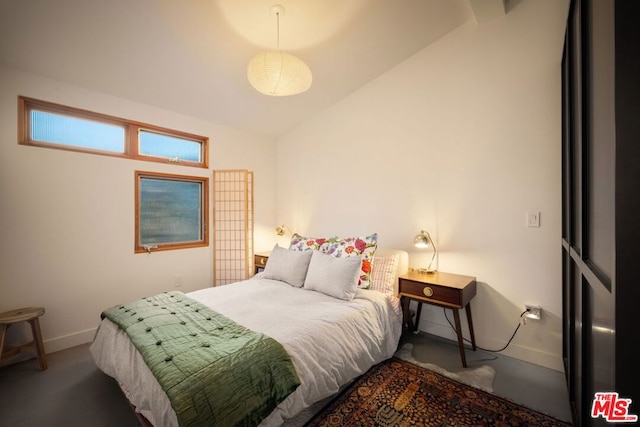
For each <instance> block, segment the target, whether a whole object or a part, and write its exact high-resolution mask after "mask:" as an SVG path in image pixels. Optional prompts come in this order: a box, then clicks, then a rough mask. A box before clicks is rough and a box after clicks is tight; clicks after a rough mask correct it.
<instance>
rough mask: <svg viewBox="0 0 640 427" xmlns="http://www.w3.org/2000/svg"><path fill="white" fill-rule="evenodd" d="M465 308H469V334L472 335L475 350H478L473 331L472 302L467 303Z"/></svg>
mask: <svg viewBox="0 0 640 427" xmlns="http://www.w3.org/2000/svg"><path fill="white" fill-rule="evenodd" d="M465 310H467V322H468V323H469V335H471V345H472V346H473V351H476V336H475V335H474V333H473V320H471V303H467V306H466V307H465Z"/></svg>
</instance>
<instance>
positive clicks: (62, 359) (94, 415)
mask: <svg viewBox="0 0 640 427" xmlns="http://www.w3.org/2000/svg"><path fill="white" fill-rule="evenodd" d="M403 342H410V343H412V344H413V346H414V348H413V356H414V357H415V358H416V359H417V360H419V361H421V362H428V363H433V364H436V365H439V366H441V367H443V368H445V369H447V370H449V371H451V372H458V371H460V370H462V369H463V368H462V365H461V362H460V355H459V353H458V347H457V344H456V343H455V342H453V341H449V340H445V339H442V338H439V337H435V336H432V335H428V334H425V333H419V334H412V333H407V334H405V335H404V336H403ZM466 354H467V363H468V366H469V368H470V369H472V368H475V367H478V366H481V365H483V364H487V365H490V366H492V367H493V368H495V370H496V372H497V374H496V378H495V381H494V384H493V388H494V392H495V394H496V395H499V396H501V397H504V398H507V399H509V400H511V401H513V402H516V403H520V404H522V405H525V406H528V407H530V408H532V409H535V410H538V411H540V412H543V413H546V414H548V415H551V416H553V417H555V418H558V419H560V420H563V421H571V412H570V407H569V401H568V395H567V388H566V382H565V379H564V374H562V373H560V372H557V371H553V370H551V369H546V368H542V367H539V366H536V365H532V364H529V363H526V362H522V361H520V360H517V359H513V358H509V357H506V356H502V355H500V354H496V353H487V352H483V351H481V350H478V351H476V352H473V351H470V350H469V351H467V353H466ZM48 364H49V369H47V370H46V371H43V372H40V371H39V370H38V363H37V361H36V360H35V359H33V360H28V361H24V362H20V363H16V364H13V365H9V366H6V367H3V368H0V426H2V427H5V426H6V427H9V426H11V427H50V426H53V427H57V426H61V427H62V426H64V427H75V426H83V427H84V426H91V427H127V426H131V427H133V426H137V425H138V422H137V419H136V417H135V415H134V414H133V412H132V410H131V408H130V407H129V405H128V403H127V401H126V399H125V398H124V396H123V395H122V393H121V392H120V389H119V388H118V386H117V384H116V383H115V381H114V380H113V379H112V378H110V377H108V376H107V375H105V374H103V373H102V372H101V371H99V370H98V369H97V367H96V366H95V364H94V362H93V359H92V358H91V355H90V353H89V345H88V344H86V345H82V346H78V347H74V348H71V349H67V350H64V351H60V352H57V353H53V354H50V355H48ZM297 422H298V423H299V422H300V421H297Z"/></svg>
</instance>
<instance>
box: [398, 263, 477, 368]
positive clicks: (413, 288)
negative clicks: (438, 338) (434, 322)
mask: <svg viewBox="0 0 640 427" xmlns="http://www.w3.org/2000/svg"><path fill="white" fill-rule="evenodd" d="M398 289H399V293H398V296H399V297H400V299H401V301H402V315H403V319H404V324H405V325H407V327H408V328H409V330H411V331H412V332H416V331H417V330H418V324H419V323H420V313H421V312H422V303H425V302H426V303H427V304H433V305H437V306H440V307H445V308H450V309H451V310H452V311H453V318H454V320H455V324H456V334H457V336H458V347H459V348H460V358H461V359H462V366H464V367H465V368H466V367H467V358H466V357H465V354H464V341H463V338H462V328H461V327H460V312H459V310H460V309H461V308H464V309H465V310H466V312H467V322H468V324H469V334H470V335H471V345H472V347H473V350H475V349H476V339H475V336H474V334H473V320H472V319H471V305H470V304H469V303H470V302H471V300H472V299H473V297H474V296H476V278H475V277H471V276H461V275H459V274H451V273H443V272H440V271H437V272H435V273H420V272H418V271H416V270H414V271H411V272H409V273H407V274H405V275H403V276H400V277H399V278H398ZM411 300H414V301H417V302H418V310H417V312H416V321H415V324H414V322H413V320H412V319H411V314H410V313H409V303H410V301H411Z"/></svg>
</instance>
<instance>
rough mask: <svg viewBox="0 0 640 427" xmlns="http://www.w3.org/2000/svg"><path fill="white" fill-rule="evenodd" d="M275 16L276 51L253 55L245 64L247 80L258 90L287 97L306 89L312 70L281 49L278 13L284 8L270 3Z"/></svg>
mask: <svg viewBox="0 0 640 427" xmlns="http://www.w3.org/2000/svg"><path fill="white" fill-rule="evenodd" d="M270 10H271V13H272V14H275V15H276V21H277V30H278V40H277V42H278V45H277V50H267V51H264V52H260V53H259V54H257V55H256V56H254V57H253V58H252V59H251V61H249V65H248V67H247V78H248V79H249V83H251V86H253V87H254V88H255V89H256V90H257V91H258V92H260V93H264V94H265V95H271V96H288V95H296V94H299V93H302V92H305V91H306V90H308V89H309V88H310V87H311V80H312V76H311V69H309V67H308V66H307V64H305V63H304V61H303V60H302V59H300V58H298V57H297V56H293V55H291V54H290V53H287V52H284V51H282V50H280V16H281V15H282V14H284V8H283V7H282V6H281V5H279V4H277V5H274V6H271V9H270Z"/></svg>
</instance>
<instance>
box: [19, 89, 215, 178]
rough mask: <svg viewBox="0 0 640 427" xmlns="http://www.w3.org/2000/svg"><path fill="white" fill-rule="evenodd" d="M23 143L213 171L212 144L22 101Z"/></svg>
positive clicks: (172, 132) (142, 125)
mask: <svg viewBox="0 0 640 427" xmlns="http://www.w3.org/2000/svg"><path fill="white" fill-rule="evenodd" d="M18 105H19V120H20V123H19V134H18V138H19V141H18V142H19V143H20V144H23V145H33V146H38V147H47V148H58V149H63V150H72V151H81V152H84V153H92V154H102V155H109V156H118V157H125V158H132V159H138V160H148V161H153V162H161V163H179V164H182V165H186V166H195V167H202V168H206V167H207V166H208V149H209V147H208V146H209V139H208V138H207V137H204V136H198V135H192V134H189V133H186V132H180V131H175V130H170V129H165V128H161V127H159V126H154V125H148V124H145V123H139V122H134V121H131V120H125V119H120V118H117V117H112V116H107V115H104V114H99V113H93V112H90V111H85V110H80V109H77V108H72V107H65V106H63V105H58V104H53V103H50V102H45V101H39V100H36V99H30V98H25V97H19V98H18Z"/></svg>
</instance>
